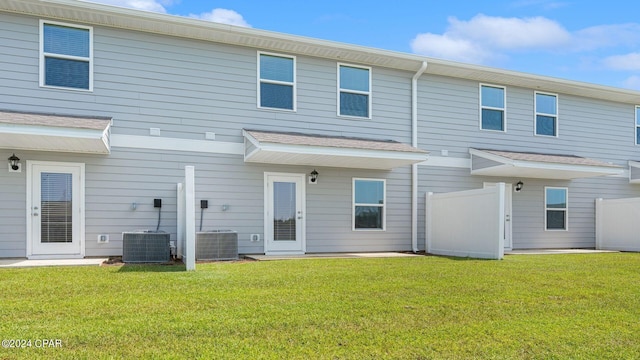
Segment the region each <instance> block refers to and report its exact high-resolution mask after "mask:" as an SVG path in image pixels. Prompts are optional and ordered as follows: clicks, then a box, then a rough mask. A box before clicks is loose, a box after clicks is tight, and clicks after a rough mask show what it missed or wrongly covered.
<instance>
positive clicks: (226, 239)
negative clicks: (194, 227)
mask: <svg viewBox="0 0 640 360" xmlns="http://www.w3.org/2000/svg"><path fill="white" fill-rule="evenodd" d="M237 259H238V233H237V232H235V231H232V230H212V231H202V232H197V233H196V260H237Z"/></svg>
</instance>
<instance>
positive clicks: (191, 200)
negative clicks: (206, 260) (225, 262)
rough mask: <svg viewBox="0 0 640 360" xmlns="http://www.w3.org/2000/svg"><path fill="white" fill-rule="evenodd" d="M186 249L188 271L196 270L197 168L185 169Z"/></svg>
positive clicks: (188, 167) (187, 167)
mask: <svg viewBox="0 0 640 360" xmlns="http://www.w3.org/2000/svg"><path fill="white" fill-rule="evenodd" d="M184 193H185V202H184V207H185V215H186V216H185V219H186V220H185V249H184V258H183V261H184V263H185V264H186V265H187V270H189V271H190V270H195V269H196V196H195V167H194V166H185V167H184Z"/></svg>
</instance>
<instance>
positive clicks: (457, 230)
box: [426, 183, 505, 259]
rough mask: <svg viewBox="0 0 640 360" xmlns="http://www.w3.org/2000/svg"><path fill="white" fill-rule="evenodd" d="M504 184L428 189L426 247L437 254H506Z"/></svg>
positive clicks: (499, 256) (488, 256) (497, 256)
mask: <svg viewBox="0 0 640 360" xmlns="http://www.w3.org/2000/svg"><path fill="white" fill-rule="evenodd" d="M504 192H505V185H504V183H499V184H497V186H495V187H490V188H486V189H479V190H468V191H458V192H452V193H443V194H433V193H428V194H427V198H426V206H427V209H426V234H427V236H426V242H427V244H426V248H427V252H428V253H431V254H436V255H446V256H458V257H473V258H482V259H502V258H503V257H504V219H505V216H504V211H505V210H504V196H505V193H504Z"/></svg>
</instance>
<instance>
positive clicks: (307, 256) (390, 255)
mask: <svg viewBox="0 0 640 360" xmlns="http://www.w3.org/2000/svg"><path fill="white" fill-rule="evenodd" d="M413 256H424V255H420V254H412V253H398V252H374V253H322V254H298V255H245V258H248V259H252V260H259V261H268V260H288V259H318V258H329V259H348V258H397V257H413Z"/></svg>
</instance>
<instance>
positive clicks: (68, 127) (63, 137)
mask: <svg viewBox="0 0 640 360" xmlns="http://www.w3.org/2000/svg"><path fill="white" fill-rule="evenodd" d="M111 123H112V120H111V118H103V117H80V116H66V115H53V114H37V113H21V112H8V111H0V147H1V148H4V149H12V150H35V151H57V152H74V153H89V154H109V152H110V150H111V148H110V145H109V133H110V128H111Z"/></svg>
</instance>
